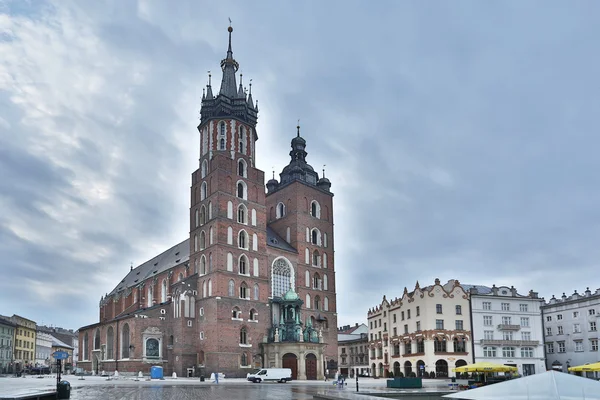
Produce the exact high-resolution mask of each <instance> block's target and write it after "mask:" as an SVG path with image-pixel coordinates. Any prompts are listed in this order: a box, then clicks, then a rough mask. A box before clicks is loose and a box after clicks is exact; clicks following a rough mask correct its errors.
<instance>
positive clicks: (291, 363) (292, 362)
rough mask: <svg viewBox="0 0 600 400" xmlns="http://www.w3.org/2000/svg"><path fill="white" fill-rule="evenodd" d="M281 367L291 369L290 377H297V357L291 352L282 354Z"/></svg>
mask: <svg viewBox="0 0 600 400" xmlns="http://www.w3.org/2000/svg"><path fill="white" fill-rule="evenodd" d="M282 366H283V368H289V369H291V370H292V379H293V380H297V379H298V357H296V355H295V354H293V353H287V354H285V355H284V356H283V363H282Z"/></svg>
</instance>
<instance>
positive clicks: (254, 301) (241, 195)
mask: <svg viewBox="0 0 600 400" xmlns="http://www.w3.org/2000/svg"><path fill="white" fill-rule="evenodd" d="M228 30H229V47H228V49H227V56H226V57H225V59H223V60H222V61H221V69H222V73H223V77H222V80H221V87H220V89H219V92H218V94H217V95H214V94H213V89H212V85H211V82H210V80H209V84H208V85H207V87H206V93H204V94H203V96H202V108H201V112H200V115H201V121H200V125H199V126H198V131H199V132H200V160H199V161H200V162H199V169H198V170H196V171H195V172H194V173H193V174H192V186H191V207H190V267H191V266H193V268H194V272H197V288H198V289H197V298H196V310H195V311H196V314H197V315H199V320H198V324H197V329H195V331H196V332H195V335H197V338H199V341H198V342H197V343H198V346H197V349H196V351H197V352H198V364H199V365H203V366H204V368H205V370H206V371H207V372H211V371H212V372H214V371H221V372H225V373H236V374H239V371H240V369H241V368H251V367H253V366H255V365H260V355H259V349H258V348H259V343H260V340H262V338H263V336H264V334H265V332H266V330H267V329H268V324H267V318H266V316H267V315H268V314H269V313H268V308H267V298H268V296H269V280H268V269H267V256H266V243H267V238H266V212H265V190H264V173H263V172H262V171H260V170H258V169H256V168H255V142H256V140H257V139H258V136H257V133H256V123H257V117H258V105H257V104H254V102H253V100H252V92H251V89H252V88H251V87H250V92H248V93H246V91H245V89H244V87H243V86H242V76H241V74H240V83H239V86H238V85H237V84H236V72H237V70H238V68H239V64H238V63H237V61H235V59H234V58H233V51H232V49H231V34H232V32H233V28H232V27H229V28H228ZM209 79H210V76H209ZM261 316H262V318H260V317H261Z"/></svg>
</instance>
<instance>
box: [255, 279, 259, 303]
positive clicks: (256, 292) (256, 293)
mask: <svg viewBox="0 0 600 400" xmlns="http://www.w3.org/2000/svg"><path fill="white" fill-rule="evenodd" d="M259 298H260V289H259V288H258V283H255V284H254V300H258V299H259Z"/></svg>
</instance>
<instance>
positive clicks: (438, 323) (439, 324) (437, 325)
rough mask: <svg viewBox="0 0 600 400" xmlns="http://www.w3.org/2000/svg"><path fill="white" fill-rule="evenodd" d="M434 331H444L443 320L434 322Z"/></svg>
mask: <svg viewBox="0 0 600 400" xmlns="http://www.w3.org/2000/svg"><path fill="white" fill-rule="evenodd" d="M435 329H437V330H443V329H444V320H443V319H436V320H435Z"/></svg>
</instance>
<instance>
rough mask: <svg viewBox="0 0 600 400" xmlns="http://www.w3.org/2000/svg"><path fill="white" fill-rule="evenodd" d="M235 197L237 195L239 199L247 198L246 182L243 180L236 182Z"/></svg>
mask: <svg viewBox="0 0 600 400" xmlns="http://www.w3.org/2000/svg"><path fill="white" fill-rule="evenodd" d="M237 197H239V198H240V199H244V200H247V199H248V193H247V190H246V184H245V183H244V182H243V181H240V182H238V184H237Z"/></svg>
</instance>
